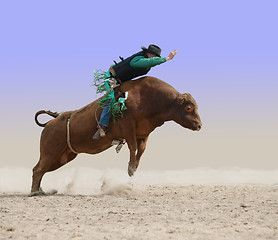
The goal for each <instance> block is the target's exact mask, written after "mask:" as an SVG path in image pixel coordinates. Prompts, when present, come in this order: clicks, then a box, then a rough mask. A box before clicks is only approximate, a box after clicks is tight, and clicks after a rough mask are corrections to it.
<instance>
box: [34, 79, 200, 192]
mask: <svg viewBox="0 0 278 240" xmlns="http://www.w3.org/2000/svg"><path fill="white" fill-rule="evenodd" d="M121 89H122V91H124V92H128V98H127V100H126V106H127V110H125V111H124V116H123V118H120V119H118V121H117V122H116V123H114V122H113V121H111V122H110V125H109V128H108V133H107V135H106V136H105V137H104V138H102V139H101V140H93V138H92V137H93V135H94V133H95V132H96V129H97V122H96V119H95V113H97V114H96V116H97V117H98V118H99V117H100V114H101V109H98V103H97V101H94V102H92V103H90V104H88V105H87V106H85V107H83V108H81V109H79V110H76V111H69V112H64V113H62V114H60V115H59V114H57V113H51V112H47V111H39V112H37V114H36V116H35V120H36V122H37V124H39V125H40V126H42V127H44V126H45V128H44V130H43V132H42V134H41V142H40V159H39V162H38V163H37V165H36V166H35V167H34V169H33V182H32V189H31V193H32V195H35V194H43V192H42V190H41V189H40V183H41V179H42V177H43V175H44V174H45V173H46V172H50V171H54V170H56V169H58V168H60V167H61V166H63V165H65V164H66V163H68V162H70V161H71V160H73V159H74V158H75V157H76V156H77V153H88V154H96V153H100V152H102V151H104V150H106V149H108V148H110V147H111V142H112V140H113V139H118V140H123V139H125V140H126V142H127V144H128V148H129V151H130V161H129V165H128V174H129V176H132V175H133V174H134V172H135V171H136V169H137V167H138V165H139V160H140V158H141V156H142V154H143V152H144V150H145V148H146V143H147V139H148V136H149V134H150V133H151V132H152V131H153V130H154V129H155V128H156V127H159V126H161V125H162V124H163V123H164V122H165V121H170V120H173V121H175V122H176V123H178V124H180V125H181V126H183V127H185V128H189V129H191V130H197V131H198V130H200V129H201V120H200V117H199V114H198V112H197V104H196V102H195V100H194V99H193V97H192V96H191V95H190V94H189V93H185V94H180V93H179V92H178V91H177V90H176V89H174V88H173V87H172V86H170V85H169V84H167V83H165V82H163V81H161V80H159V79H157V78H154V77H142V78H140V79H138V80H133V81H128V82H126V83H124V84H123V85H122V86H121ZM42 113H48V114H49V115H51V116H53V117H55V119H53V120H51V121H49V122H47V123H46V124H40V123H39V122H38V121H37V117H38V115H40V114H42ZM68 119H70V121H68ZM69 123H70V124H69ZM67 126H68V128H67Z"/></svg>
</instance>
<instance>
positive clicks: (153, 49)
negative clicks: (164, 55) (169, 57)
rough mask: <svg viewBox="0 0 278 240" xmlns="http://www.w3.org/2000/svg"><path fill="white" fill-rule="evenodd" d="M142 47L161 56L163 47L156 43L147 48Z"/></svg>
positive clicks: (145, 50)
mask: <svg viewBox="0 0 278 240" xmlns="http://www.w3.org/2000/svg"><path fill="white" fill-rule="evenodd" d="M141 48H142V50H143V51H144V52H150V53H153V54H154V55H156V56H158V57H160V54H161V48H160V47H158V46H156V45H154V44H150V45H149V47H148V48H145V47H141Z"/></svg>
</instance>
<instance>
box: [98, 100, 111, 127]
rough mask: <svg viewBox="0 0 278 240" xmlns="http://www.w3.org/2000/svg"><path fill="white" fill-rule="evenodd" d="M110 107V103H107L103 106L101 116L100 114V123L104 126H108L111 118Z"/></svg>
mask: <svg viewBox="0 0 278 240" xmlns="http://www.w3.org/2000/svg"><path fill="white" fill-rule="evenodd" d="M109 107H110V106H109V105H106V106H105V107H104V108H103V110H102V113H101V116H100V120H99V124H100V125H102V126H105V127H108V125H109V121H110V118H111V113H110V112H109V111H108V110H109Z"/></svg>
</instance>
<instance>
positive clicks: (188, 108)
mask: <svg viewBox="0 0 278 240" xmlns="http://www.w3.org/2000/svg"><path fill="white" fill-rule="evenodd" d="M185 110H186V111H187V112H192V111H193V107H192V106H191V105H187V106H186V107H185Z"/></svg>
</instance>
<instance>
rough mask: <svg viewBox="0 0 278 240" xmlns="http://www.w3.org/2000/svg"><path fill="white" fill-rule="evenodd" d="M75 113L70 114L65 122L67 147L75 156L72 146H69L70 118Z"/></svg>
mask: <svg viewBox="0 0 278 240" xmlns="http://www.w3.org/2000/svg"><path fill="white" fill-rule="evenodd" d="M74 112H75V111H73V112H72V113H71V115H70V116H69V118H68V122H67V144H68V147H69V149H70V150H71V151H72V152H73V153H75V154H78V152H76V151H75V150H74V149H73V148H72V146H71V144H70V131H69V130H70V118H71V117H72V115H73V113H74Z"/></svg>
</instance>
